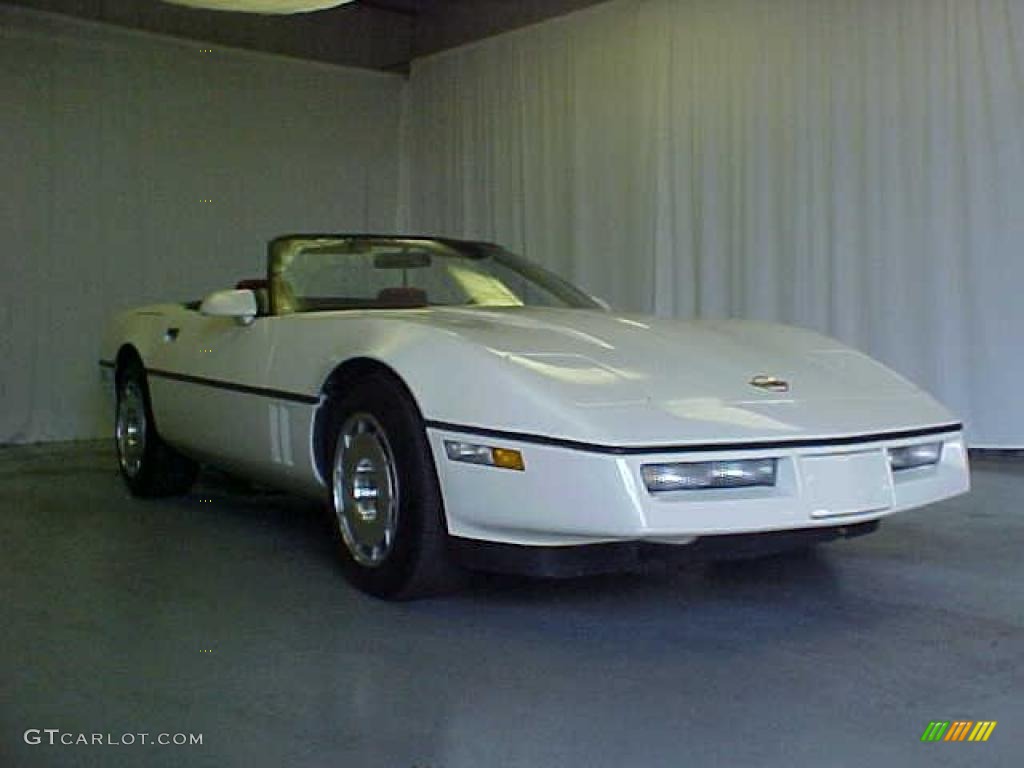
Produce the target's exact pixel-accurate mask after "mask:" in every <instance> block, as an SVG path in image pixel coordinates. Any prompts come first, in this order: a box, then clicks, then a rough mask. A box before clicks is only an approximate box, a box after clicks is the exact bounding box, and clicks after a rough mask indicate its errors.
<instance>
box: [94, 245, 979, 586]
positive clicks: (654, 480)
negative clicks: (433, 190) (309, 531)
mask: <svg viewBox="0 0 1024 768" xmlns="http://www.w3.org/2000/svg"><path fill="white" fill-rule="evenodd" d="M101 365H102V366H103V370H104V371H105V373H106V374H107V378H108V379H109V380H110V381H111V382H112V383H113V384H114V389H115V392H116V403H117V405H116V418H115V439H116V445H117V453H118V458H119V461H120V469H121V473H122V475H123V477H124V480H125V482H126V483H127V485H128V488H129V489H130V490H131V492H132V493H134V494H136V495H138V496H156V495H164V494H173V493H182V492H185V491H186V490H187V489H188V488H189V486H190V485H191V483H192V482H193V480H194V478H195V475H196V466H197V462H208V463H210V464H214V465H218V466H220V467H223V468H224V469H226V470H228V471H232V472H235V473H238V474H242V475H246V476H249V477H251V478H253V479H256V480H258V481H260V482H262V483H264V484H267V485H270V486H277V487H279V488H282V489H287V490H291V491H295V492H298V493H303V494H308V495H310V496H312V497H315V498H319V499H325V500H329V503H330V506H331V509H332V510H333V515H332V516H331V517H332V520H333V521H334V524H335V526H336V528H337V533H338V539H339V542H340V545H339V551H340V553H341V560H342V563H343V567H344V571H345V573H346V575H347V577H348V578H349V579H350V580H351V581H352V583H353V584H355V585H356V586H357V587H359V588H360V589H362V590H365V591H366V592H369V593H371V594H374V595H378V596H381V597H391V598H401V597H410V596H413V595H417V594H423V593H425V592H427V591H432V590H435V589H437V588H438V585H440V584H443V583H445V582H446V581H447V580H448V579H449V577H450V576H451V574H452V573H453V572H457V570H458V566H460V565H461V566H465V567H469V568H475V569H491V570H499V571H506V572H525V573H531V574H537V575H546V576H559V575H577V574H583V573H591V572H597V571H607V570H619V569H624V568H629V567H631V566H633V565H635V564H637V563H638V562H640V561H641V560H644V559H646V558H649V557H666V556H668V557H680V558H684V559H685V558H694V557H707V556H734V555H736V554H757V553H764V552H771V551H778V550H781V549H786V548H790V547H797V546H806V545H809V544H813V543H815V542H817V541H823V540H828V539H832V538H836V537H843V536H854V535H858V534H862V533H867V532H870V531H872V530H874V529H875V528H876V527H877V525H878V520H879V519H880V518H883V517H885V516H887V515H891V514H893V513H894V512H898V511H901V510H905V509H910V508H912V507H918V506H921V505H924V504H928V503H931V502H934V501H938V500H940V499H945V498H948V497H950V496H954V495H956V494H960V493H963V492H965V491H966V490H967V488H968V484H969V477H968V467H967V453H966V450H965V447H964V442H963V437H962V434H961V425H960V424H959V423H958V422H957V421H956V420H955V419H954V418H953V417H952V416H951V415H950V413H949V412H948V411H947V410H946V409H945V408H943V407H942V406H941V405H939V404H938V403H937V402H936V401H935V400H933V399H932V398H931V397H929V396H928V395H927V394H925V393H924V392H922V391H921V390H920V389H917V388H916V387H914V386H913V385H912V384H910V383H909V382H907V381H906V380H904V379H903V378H901V377H900V376H898V375H896V374H895V373H893V372H892V371H890V370H888V369H886V368H885V367H883V366H882V365H880V364H879V363H877V362H874V361H873V360H871V359H870V358H868V357H866V356H865V355H863V354H860V353H859V352H856V351H854V350H852V349H850V348H848V347H845V346H843V345H841V344H839V343H838V342H836V341H833V340H832V339H829V338H826V337H823V336H821V335H818V334H816V333H812V332H810V331H806V330H801V329H798V328H791V327H785V326H779V325H769V324H764V323H754V322H742V321H733V320H730V321H720V322H684V321H678V320H667V319H661V318H655V317H647V316H638V315H625V314H618V313H615V312H612V311H609V310H607V309H606V308H605V307H604V306H603V305H602V304H601V303H600V302H598V301H597V300H595V299H594V298H592V297H591V296H588V295H587V294H586V293H584V292H583V291H581V290H579V289H578V288H575V287H573V286H572V285H570V284H569V283H567V282H565V281H564V280H561V279H560V278H558V277H556V276H554V275H553V274H551V273H549V272H547V271H545V270H543V269H541V268H540V267H537V266H535V265H533V264H531V263H529V262H527V261H525V260H523V259H521V258H519V257H517V256H514V255H512V254H510V253H508V252H507V251H505V250H503V249H501V248H500V247H498V246H494V245H490V244H486V243H477V242H465V241H456V240H446V239H428V238H419V237H400V236H378V235H294V236H287V237H280V238H277V239H276V240H274V241H272V242H271V243H270V248H269V267H268V274H267V276H266V278H265V279H262V278H261V279H259V280H245V281H242V282H241V283H239V284H238V286H237V287H236V288H235V289H233V290H224V291H218V292H216V293H212V294H210V295H209V296H207V297H206V298H205V299H204V300H203V301H202V302H192V303H187V304H159V305H154V306H147V307H143V308H141V309H135V310H132V311H128V312H124V313H122V314H120V315H118V316H117V317H116V318H115V319H114V320H113V321H112V323H111V324H110V326H109V328H108V329H107V331H106V334H105V337H104V340H103V348H102V356H101Z"/></svg>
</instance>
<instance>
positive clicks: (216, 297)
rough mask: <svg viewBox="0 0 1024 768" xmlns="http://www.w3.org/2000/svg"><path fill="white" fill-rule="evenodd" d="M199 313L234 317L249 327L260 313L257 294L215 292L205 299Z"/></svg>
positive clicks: (248, 292)
mask: <svg viewBox="0 0 1024 768" xmlns="http://www.w3.org/2000/svg"><path fill="white" fill-rule="evenodd" d="M199 311H200V312H202V313H203V314H204V315H209V316H210V317H233V318H235V319H236V320H237V321H238V322H239V323H241V324H242V325H249V324H250V323H252V321H253V320H254V319H255V318H256V315H257V313H258V312H259V309H258V307H257V306H256V294H254V293H253V292H252V291H246V290H229V291H215V292H214V293H211V294H210V295H209V296H207V297H206V298H205V299H203V303H202V304H200V305H199Z"/></svg>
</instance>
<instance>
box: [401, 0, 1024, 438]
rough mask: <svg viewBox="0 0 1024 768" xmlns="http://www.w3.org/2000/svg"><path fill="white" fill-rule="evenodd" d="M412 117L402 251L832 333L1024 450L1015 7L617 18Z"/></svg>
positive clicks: (422, 90)
mask: <svg viewBox="0 0 1024 768" xmlns="http://www.w3.org/2000/svg"><path fill="white" fill-rule="evenodd" d="M407 97H408V102H407V105H406V113H405V121H404V125H405V128H404V141H405V155H404V158H405V160H404V164H403V180H402V188H403V201H402V202H403V204H402V209H401V217H402V221H403V224H404V225H405V227H406V228H407V229H411V230H415V231H421V230H428V231H435V232H439V233H444V234H449V235H463V236H470V237H482V238H490V239H494V240H497V241H500V242H502V243H504V244H507V245H509V246H511V247H512V248H514V249H517V250H519V251H521V252H523V253H525V254H526V255H528V256H530V257H532V258H534V259H536V260H539V261H541V262H543V263H545V264H547V265H549V266H551V267H553V268H555V269H556V270H558V271H559V272H561V273H563V274H565V275H567V276H569V277H571V278H574V279H575V280H577V281H578V282H580V283H581V284H583V285H584V286H585V287H587V288H588V289H590V290H592V291H593V292H595V293H597V294H599V295H603V296H604V297H606V298H607V299H609V300H610V301H611V302H612V303H613V304H615V305H617V306H619V307H622V308H626V309H631V310H645V311H655V312H657V313H662V314H673V315H678V316H684V317H686V316H709V317H715V316H723V315H736V316H744V317H749V318H757V319H770V320H779V321H783V322H788V323H795V324H798V325H804V326H807V327H810V328H815V329H819V330H822V331H825V332H827V333H831V334H833V335H835V336H837V337H839V338H840V339H843V340H844V341H846V342H848V343H851V344H853V345H855V346H857V347H859V348H861V349H863V350H865V351H867V352H869V353H871V354H873V355H875V356H877V357H878V358H880V359H881V360H883V361H885V362H886V363H888V364H890V365H891V366H893V367H894V368H896V369H897V370H899V371H901V372H903V373H905V374H906V375H908V376H909V377H910V378H912V379H913V380H915V381H916V382H918V383H920V384H922V385H923V386H924V387H926V388H927V389H929V390H930V391H932V392H933V393H934V394H936V395H937V396H939V397H940V398H941V399H942V400H943V401H945V402H946V403H947V404H948V405H950V406H951V407H952V408H953V409H954V410H955V411H956V412H958V414H959V415H961V416H962V417H963V418H964V419H965V421H966V423H967V424H968V428H969V435H970V439H971V442H972V444H973V445H976V446H989V447H998V446H1002V447H1012V446H1024V395H1022V392H1024V389H1022V380H1024V344H1022V343H1021V338H1020V337H1021V334H1022V331H1024V2H1021V1H1020V0H616V1H615V2H610V3H607V4H604V5H600V6H596V7H594V8H592V9H590V10H587V11H583V12H579V13H576V14H573V15H571V16H567V17H563V18H561V19H557V20H555V21H552V22H548V23H545V24H542V25H538V26H535V27H531V28H528V29H525V30H521V31H518V32H514V33H511V34H507V35H504V36H501V37H498V38H493V39H491V40H488V41H484V42H482V43H480V44H476V45H472V46H469V47H465V48H461V49H458V50H455V51H450V52H447V53H444V54H440V55H437V56H434V57H430V58H428V59H425V60H422V61H419V62H417V63H416V64H415V66H414V69H413V73H412V78H411V82H410V86H409V89H408V93H407ZM695 364H698V365H699V361H695Z"/></svg>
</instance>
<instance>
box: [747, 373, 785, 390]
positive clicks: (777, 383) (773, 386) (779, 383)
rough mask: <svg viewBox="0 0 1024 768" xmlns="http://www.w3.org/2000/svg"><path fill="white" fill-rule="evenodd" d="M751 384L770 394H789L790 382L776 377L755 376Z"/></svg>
mask: <svg viewBox="0 0 1024 768" xmlns="http://www.w3.org/2000/svg"><path fill="white" fill-rule="evenodd" d="M750 384H751V386H754V387H757V388H758V389H765V390H767V391H769V392H789V382H788V381H784V380H783V379H780V378H778V377H776V376H763V375H762V376H755V377H754V378H752V379H751V380H750Z"/></svg>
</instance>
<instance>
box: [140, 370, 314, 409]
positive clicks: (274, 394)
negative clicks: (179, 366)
mask: <svg viewBox="0 0 1024 768" xmlns="http://www.w3.org/2000/svg"><path fill="white" fill-rule="evenodd" d="M146 373H147V374H148V375H149V376H154V377H156V378H160V379H169V380H170V381H181V382H184V383H186V384H199V385H200V386H204V387H213V388H214V389H225V390H228V391H229V392H241V393H243V394H246V395H257V396H259V397H269V398H272V399H274V400H287V401H288V402H291V403H303V404H305V405H316V404H317V403H319V402H320V398H319V396H317V395H303V394H301V393H299V392H285V391H284V390H280V389H267V388H266V387H250V386H249V385H248V384H237V383H235V382H233V381H221V380H220V379H207V378H203V377H202V376H189V375H188V374H185V373H175V372H173V371H162V370H159V369H157V368H147V369H146Z"/></svg>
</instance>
